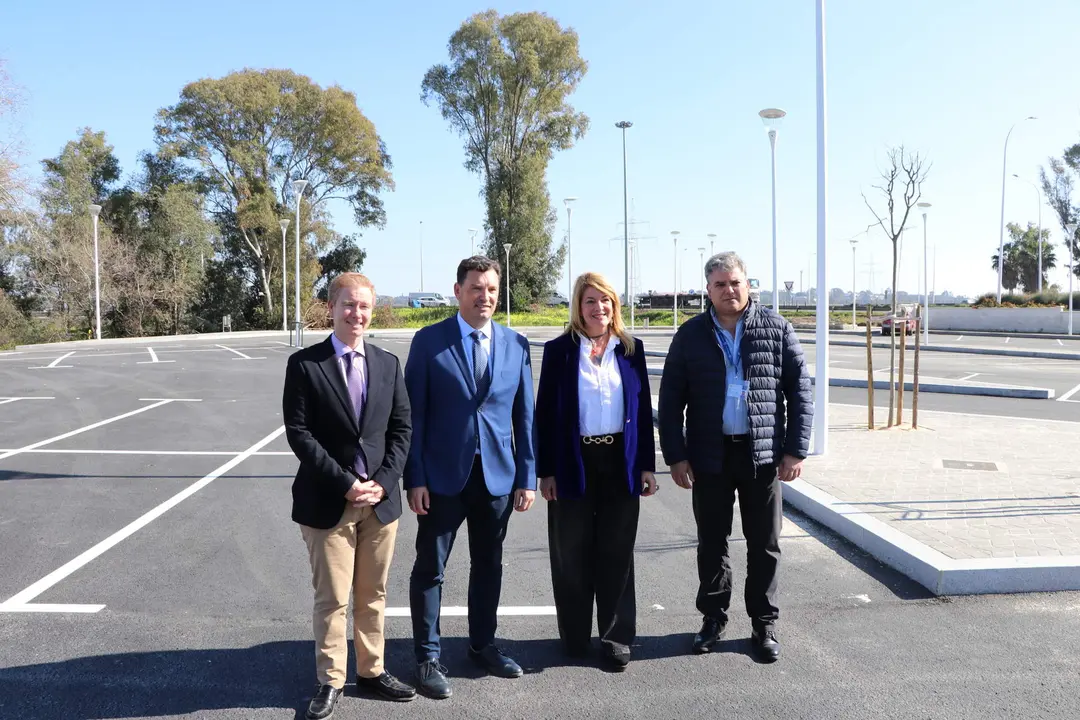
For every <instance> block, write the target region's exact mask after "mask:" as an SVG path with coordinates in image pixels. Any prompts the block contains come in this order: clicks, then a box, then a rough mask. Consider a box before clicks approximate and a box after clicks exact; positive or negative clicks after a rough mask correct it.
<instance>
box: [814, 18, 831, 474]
mask: <svg viewBox="0 0 1080 720" xmlns="http://www.w3.org/2000/svg"><path fill="white" fill-rule="evenodd" d="M816 5H817V7H816V13H815V14H816V20H817V23H816V31H817V32H816V50H817V53H816V55H817V93H816V95H817V251H818V252H817V256H818V257H817V263H818V264H817V286H818V292H819V293H822V292H824V293H826V295H825V297H824V298H822V299H819V300H818V303H817V313H816V318H815V319H816V321H817V331H816V332H815V335H814V341H815V346H814V367H815V378H814V428H813V438H814V447H813V453H814V454H815V455H824V454H825V451H826V447H827V446H828V435H829V297H828V292H829V278H828V269H829V255H828V252H827V247H826V242H825V241H826V238H827V237H828V231H829V227H828V198H829V195H828V189H829V186H828V145H827V139H828V133H827V129H828V127H827V117H828V114H827V108H826V104H825V97H826V96H825V0H817V2H816Z"/></svg>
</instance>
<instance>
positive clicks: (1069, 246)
mask: <svg viewBox="0 0 1080 720" xmlns="http://www.w3.org/2000/svg"><path fill="white" fill-rule="evenodd" d="M1065 232H1066V233H1067V235H1066V236H1065V251H1066V252H1068V253H1069V334H1070V335H1072V334H1073V245H1074V244H1075V243H1076V223H1069V224H1068V225H1066V226H1065ZM998 257H1001V256H1000V255H999V256H998ZM998 265H999V266H1000V265H1001V263H1000V262H999V263H998Z"/></svg>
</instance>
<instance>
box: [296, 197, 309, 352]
mask: <svg viewBox="0 0 1080 720" xmlns="http://www.w3.org/2000/svg"><path fill="white" fill-rule="evenodd" d="M292 187H293V192H295V193H296V268H295V270H294V273H295V280H296V293H295V297H294V298H293V305H294V317H295V321H294V327H295V333H296V337H295V339H294V341H295V343H296V345H295V347H303V346H304V341H303V339H302V338H301V337H300V330H301V328H302V325H301V323H300V199H301V197H303V195H304V188H305V187H307V181H306V180H294V181H293V183H292Z"/></svg>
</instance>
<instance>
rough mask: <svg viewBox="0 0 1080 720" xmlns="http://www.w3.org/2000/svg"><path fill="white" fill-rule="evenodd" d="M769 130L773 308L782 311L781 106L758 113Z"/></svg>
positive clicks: (782, 113)
mask: <svg viewBox="0 0 1080 720" xmlns="http://www.w3.org/2000/svg"><path fill="white" fill-rule="evenodd" d="M758 115H759V116H760V117H761V121H762V122H763V123H765V127H766V129H768V131H769V147H770V149H771V152H772V284H773V310H775V311H776V312H780V290H779V286H778V285H777V280H776V275H777V273H776V262H777V259H776V131H777V129H778V128H779V127H780V120H781V119H782V118H783V117H784V116H785V115H787V113H786V112H784V111H783V110H780V109H779V108H766V109H764V110H762V111H761V112H759V113H758Z"/></svg>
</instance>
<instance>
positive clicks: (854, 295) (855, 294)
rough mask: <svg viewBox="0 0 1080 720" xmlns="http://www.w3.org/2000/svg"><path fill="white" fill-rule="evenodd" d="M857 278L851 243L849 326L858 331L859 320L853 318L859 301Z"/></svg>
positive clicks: (853, 245) (853, 244) (853, 247)
mask: <svg viewBox="0 0 1080 720" xmlns="http://www.w3.org/2000/svg"><path fill="white" fill-rule="evenodd" d="M857 277H858V275H857V272H856V270H855V243H851V326H852V327H853V328H855V329H858V327H859V320H858V318H856V317H855V313H856V309H855V303H857V302H858V300H859V294H858V290H857V287H858V286H857V283H858V279H857Z"/></svg>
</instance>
